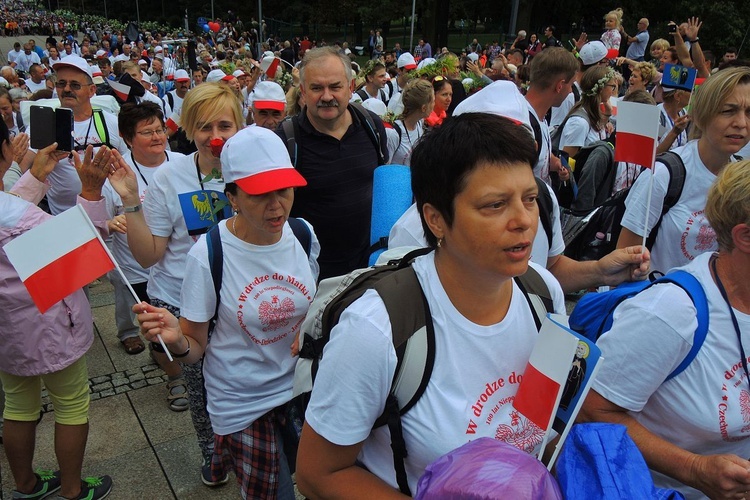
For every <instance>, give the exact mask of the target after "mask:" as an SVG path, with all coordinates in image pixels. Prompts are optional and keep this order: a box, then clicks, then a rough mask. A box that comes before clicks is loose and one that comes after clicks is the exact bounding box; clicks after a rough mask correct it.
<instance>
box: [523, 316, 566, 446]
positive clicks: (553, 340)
mask: <svg viewBox="0 0 750 500" xmlns="http://www.w3.org/2000/svg"><path fill="white" fill-rule="evenodd" d="M577 347H578V338H577V337H576V336H575V335H573V334H571V333H570V332H569V331H567V330H566V329H565V328H563V327H562V326H560V325H559V324H557V323H556V322H555V321H553V320H551V319H550V317H549V316H547V318H545V320H544V322H543V323H542V328H541V330H539V336H538V337H537V340H536V345H535V346H534V350H533V351H531V357H530V358H529V363H528V364H527V365H526V370H525V371H524V373H523V379H522V380H521V384H520V385H519V386H518V392H517V393H516V397H515V399H514V401H513V406H514V407H515V408H516V410H518V411H520V412H521V413H523V415H524V416H525V417H526V418H528V419H529V420H531V422H533V423H534V424H535V425H536V426H537V427H539V428H541V429H542V430H544V431H546V432H547V433H548V432H549V430H550V429H551V428H552V422H553V420H554V418H555V413H556V412H557V406H558V405H559V404H560V397H561V396H562V391H563V389H564V388H565V381H566V380H567V379H568V372H569V371H570V364H571V363H572V361H573V357H574V356H575V353H576V348H577ZM546 441H547V434H545V439H544V442H543V443H542V451H543V450H544V444H546Z"/></svg>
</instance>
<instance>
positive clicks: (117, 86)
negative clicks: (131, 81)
mask: <svg viewBox="0 0 750 500" xmlns="http://www.w3.org/2000/svg"><path fill="white" fill-rule="evenodd" d="M107 83H108V84H109V86H110V87H112V90H114V91H115V94H117V97H119V98H120V100H121V101H127V100H128V96H129V95H130V90H131V89H130V85H125V84H124V83H120V82H116V81H114V80H108V81H107Z"/></svg>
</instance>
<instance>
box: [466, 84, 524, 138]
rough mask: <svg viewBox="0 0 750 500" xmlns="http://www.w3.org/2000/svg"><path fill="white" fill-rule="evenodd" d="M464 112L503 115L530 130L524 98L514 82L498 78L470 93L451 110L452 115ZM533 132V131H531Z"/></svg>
mask: <svg viewBox="0 0 750 500" xmlns="http://www.w3.org/2000/svg"><path fill="white" fill-rule="evenodd" d="M464 113H490V114H493V115H499V116H503V117H505V118H508V119H509V120H512V121H514V122H516V123H518V124H520V125H523V126H525V127H526V128H527V129H528V130H529V132H532V128H531V121H530V119H529V107H528V104H527V103H526V98H525V97H524V96H523V95H522V94H521V92H520V91H519V90H518V87H517V86H516V84H515V83H514V82H511V81H508V80H498V81H496V82H493V83H492V84H490V85H487V86H486V87H484V88H483V89H482V90H480V91H479V92H477V93H475V94H472V95H470V96H469V97H467V98H466V99H464V100H463V101H461V103H460V104H459V105H458V106H456V109H455V110H453V116H458V115H462V114H464ZM532 133H533V132H532Z"/></svg>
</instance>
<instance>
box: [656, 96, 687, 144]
mask: <svg viewBox="0 0 750 500" xmlns="http://www.w3.org/2000/svg"><path fill="white" fill-rule="evenodd" d="M656 107H657V108H659V137H658V140H659V144H661V143H662V142H664V139H666V137H667V134H668V133H669V132H670V131H671V130H672V129H673V128H674V121H673V120H672V118H670V117H669V113H667V110H666V109H664V103H661V104H657V106H656ZM685 114H686V113H685V110H684V109H681V110H680V113H679V115H680V116H684V115H685ZM687 143H688V134H687V128H685V129H684V130H683V131H682V132H680V135H678V136H677V139H675V140H674V142H673V143H672V144H671V145H670V146H669V149H674V148H678V147H680V146H684V145H685V144H687Z"/></svg>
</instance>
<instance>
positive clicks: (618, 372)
mask: <svg viewBox="0 0 750 500" xmlns="http://www.w3.org/2000/svg"><path fill="white" fill-rule="evenodd" d="M710 257H711V253H710V252H708V253H704V254H702V255H699V256H698V257H696V258H695V260H693V261H692V262H691V263H689V264H688V265H687V266H685V270H686V271H688V272H689V273H690V274H692V275H693V276H695V277H696V278H697V279H698V281H699V282H700V283H701V285H703V289H704V290H705V292H706V296H707V297H708V308H709V311H710V312H709V314H710V319H709V322H708V335H707V337H706V340H705V342H704V344H703V346H702V347H701V349H700V351H699V352H698V355H697V356H696V358H695V359H694V360H693V361H692V362H691V363H690V365H689V366H688V367H687V368H686V369H685V371H683V372H682V373H680V374H679V375H677V376H676V377H675V378H673V379H672V380H670V381H668V382H664V380H665V379H666V378H667V376H668V375H669V374H670V373H672V371H673V370H674V369H675V368H676V367H677V366H678V365H679V364H680V363H682V361H683V360H684V359H685V357H686V356H687V354H688V352H689V351H690V348H691V346H692V345H693V338H694V335H695V329H696V327H697V325H698V322H697V319H696V314H697V313H696V309H695V306H693V303H692V301H691V300H690V298H689V297H688V296H687V294H686V293H685V292H684V291H683V290H682V288H680V287H678V286H676V285H671V284H659V285H655V286H653V287H651V288H650V289H649V290H646V291H644V292H643V293H640V294H638V295H637V296H636V297H634V298H633V299H630V300H628V301H626V302H624V303H623V304H622V305H621V306H620V307H618V308H617V309H616V310H615V313H614V323H613V324H612V330H610V332H609V333H606V334H604V335H603V336H602V337H601V338H600V339H599V341H598V342H597V345H598V346H599V347H600V348H601V350H602V356H604V358H605V359H606V360H607V361H606V363H603V365H602V368H601V370H600V371H599V374H598V375H597V378H596V380H595V381H594V386H593V388H594V390H595V391H596V392H598V393H599V394H601V395H602V396H603V397H604V398H606V399H607V400H609V401H611V402H613V403H615V404H616V405H618V406H621V407H623V408H625V409H627V410H629V411H630V412H631V414H632V416H633V417H635V419H636V420H638V421H639V422H640V423H641V424H643V425H644V426H645V427H646V428H647V429H649V430H650V431H651V432H653V433H654V434H656V435H657V436H659V437H661V438H663V439H665V440H667V441H669V442H670V443H673V444H675V445H677V446H679V447H681V448H684V449H686V450H688V451H691V452H693V453H698V454H701V455H712V454H722V453H734V454H737V455H739V456H740V457H741V458H743V459H747V457H748V456H749V455H750V451H748V450H750V441H748V438H750V386H749V385H748V381H747V380H746V377H745V372H744V370H743V368H742V362H741V356H740V349H739V343H738V340H737V335H736V333H735V329H734V327H733V326H732V321H731V319H730V316H729V310H728V307H727V304H726V302H724V299H723V298H722V297H721V295H720V293H719V290H718V288H717V286H716V284H715V283H714V281H713V279H712V278H711V274H710V271H709V259H710ZM734 314H735V316H736V317H737V321H738V323H739V326H740V331H741V332H742V336H743V337H744V339H745V342H744V344H745V352H750V341H748V340H747V337H748V334H749V333H750V315H747V314H743V313H741V312H739V311H737V310H736V309H735V310H734ZM657 332H658V335H655V333H657ZM634 346H638V348H634ZM652 474H653V476H654V482H655V483H656V485H657V486H659V487H662V488H674V489H677V490H679V491H680V492H682V493H683V494H684V495H685V497H686V498H688V499H693V498H705V496H703V495H702V494H701V493H700V492H698V491H697V490H694V489H692V488H689V487H687V486H685V485H683V484H681V483H679V482H677V481H675V480H674V479H671V478H668V477H666V476H664V475H662V474H659V473H656V472H652Z"/></svg>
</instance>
